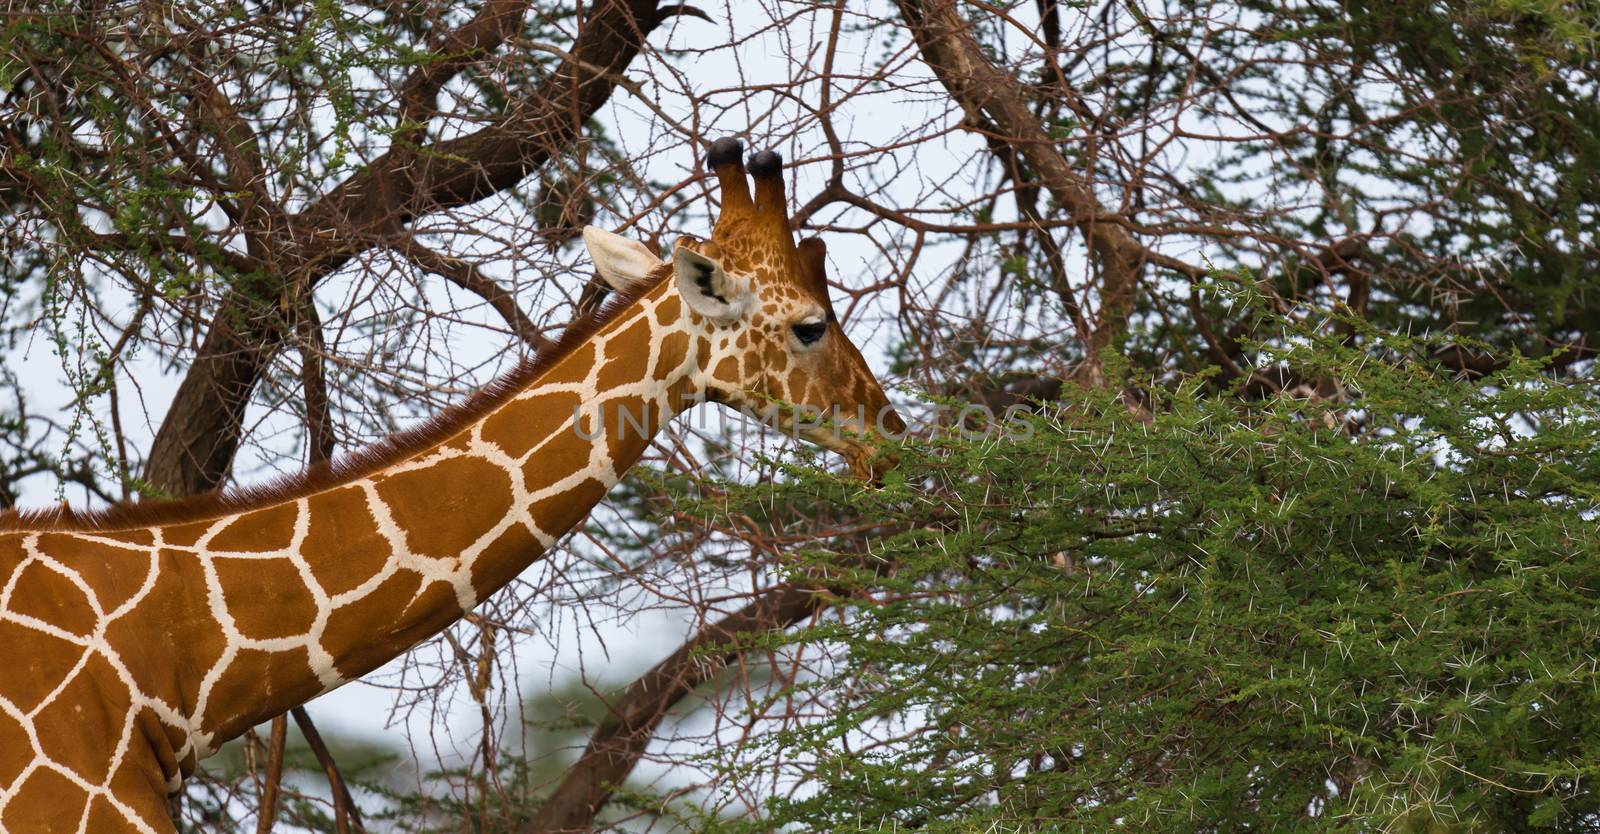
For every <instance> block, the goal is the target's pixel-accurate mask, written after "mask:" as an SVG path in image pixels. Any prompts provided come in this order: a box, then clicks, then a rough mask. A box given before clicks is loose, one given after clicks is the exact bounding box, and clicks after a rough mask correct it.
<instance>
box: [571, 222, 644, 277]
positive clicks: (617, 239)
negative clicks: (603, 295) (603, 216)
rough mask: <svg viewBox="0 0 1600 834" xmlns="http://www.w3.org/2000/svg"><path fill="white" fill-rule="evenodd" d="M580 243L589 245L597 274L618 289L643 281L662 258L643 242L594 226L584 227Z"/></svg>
mask: <svg viewBox="0 0 1600 834" xmlns="http://www.w3.org/2000/svg"><path fill="white" fill-rule="evenodd" d="M583 245H584V246H586V247H588V249H589V257H590V258H592V259H593V260H594V268H595V269H597V270H599V271H600V278H601V279H602V280H604V281H605V282H606V283H607V284H609V285H611V288H612V289H614V290H616V291H618V292H625V291H627V290H628V289H630V288H632V287H636V286H638V285H639V284H642V283H644V280H645V278H647V277H648V276H649V275H650V270H652V269H655V268H656V267H658V266H660V265H661V259H660V258H658V257H656V256H655V253H653V252H651V251H650V248H649V247H647V246H645V245H644V244H642V243H640V242H638V241H636V240H629V239H627V238H625V237H623V236H622V235H619V234H613V233H611V232H608V231H606V230H605V229H601V228H597V227H595V226H584V227H583Z"/></svg>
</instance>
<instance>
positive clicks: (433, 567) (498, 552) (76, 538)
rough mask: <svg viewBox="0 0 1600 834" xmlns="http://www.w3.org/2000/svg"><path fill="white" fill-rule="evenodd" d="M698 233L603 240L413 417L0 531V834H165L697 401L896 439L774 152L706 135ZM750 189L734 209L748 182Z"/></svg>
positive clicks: (459, 603) (856, 450) (585, 502)
mask: <svg viewBox="0 0 1600 834" xmlns="http://www.w3.org/2000/svg"><path fill="white" fill-rule="evenodd" d="M707 163H708V167H710V168H711V169H712V170H713V171H714V172H715V174H716V177H717V180H718V190H719V192H720V196H721V208H720V212H719V214H718V217H717V220H716V223H715V224H714V226H713V229H712V234H711V237H710V239H707V240H702V239H697V238H692V237H683V238H680V239H679V240H677V241H676V243H675V244H674V246H673V249H672V252H671V256H670V258H669V259H668V260H667V261H662V260H661V259H660V258H658V257H657V256H656V255H655V254H654V253H652V252H651V251H650V250H649V249H648V248H647V247H645V246H644V245H643V244H640V243H638V242H635V241H632V240H628V239H626V238H623V237H621V236H618V235H616V234H612V233H610V232H605V231H602V230H599V229H596V228H593V227H590V228H588V229H586V230H585V231H584V240H585V243H586V245H587V247H588V250H589V252H590V255H591V257H592V259H593V260H594V263H595V266H596V268H597V270H598V271H599V273H600V274H601V276H602V278H604V279H605V280H606V281H607V282H608V283H609V284H611V285H612V286H613V287H616V288H617V290H618V291H617V293H616V294H615V297H614V298H613V299H612V300H611V301H610V302H608V303H607V306H606V307H605V309H603V310H602V311H601V312H600V313H599V314H597V315H596V316H594V317H593V319H592V320H591V321H590V322H589V323H588V325H587V326H579V325H574V326H572V327H569V328H568V332H567V333H566V334H565V335H564V336H563V337H562V338H561V340H560V341H559V342H558V343H557V344H556V345H555V346H554V347H553V348H552V349H550V350H548V351H546V352H544V353H543V354H542V355H541V356H540V357H538V358H537V359H535V360H533V361H532V362H531V363H529V364H527V365H525V366H523V367H521V368H519V369H518V370H516V371H515V372H513V373H511V374H509V375H508V376H506V377H504V378H502V379H500V380H498V381H497V382H496V383H494V384H493V385H492V386H490V387H489V388H487V389H486V390H485V391H483V392H480V393H479V394H478V395H477V396H476V397H475V398H473V399H472V400H471V401H469V402H468V403H466V404H465V405H463V406H460V407H458V408H456V409H453V410H452V411H449V412H447V413H445V414H444V415H441V416H439V417H437V418H435V419H434V420H432V421H430V422H429V423H427V424H426V425H425V426H423V427H422V428H420V429H417V430H415V431H412V432H409V433H406V434H404V435H401V436H397V437H394V438H390V439H389V440H388V441H386V442H384V443H381V444H379V445H378V446H376V447H373V448H369V449H365V450H363V451H361V452H359V453H357V454H356V455H354V456H353V457H352V458H350V459H348V460H341V461H340V462H339V463H338V464H336V465H333V466H323V467H321V468H316V469H313V470H312V471H310V472H308V473H305V474H303V475H301V476H298V477H295V478H292V479H289V480H286V481H283V482H280V483H277V484H273V485H270V486H267V487H262V488H255V489H247V490H244V491H242V492H234V493H219V494H212V495H209V496H201V497H198V498H195V499H185V500H180V501H172V502H164V501H151V502H141V503H138V504H133V505H128V506H118V507H113V508H111V509H109V510H104V511H99V512H95V513H88V514H81V515H77V514H73V513H70V512H67V511H56V512H53V513H49V512H35V513H32V514H27V513H23V514H12V515H9V516H0V831H5V832H14V834H42V833H44V832H51V833H53V832H96V833H97V834H98V832H144V833H145V834H156V832H161V833H162V834H170V832H174V831H175V830H176V829H175V827H174V823H173V821H172V819H171V818H170V817H169V816H168V812H167V810H166V803H165V798H166V797H167V795H169V794H170V793H172V792H175V791H177V790H178V789H179V788H180V787H181V785H182V781H183V779H184V777H186V776H187V775H189V774H191V773H192V772H193V770H194V768H195V765H196V763H197V762H198V761H199V760H200V759H202V758H204V757H205V756H207V755H209V754H211V753H212V752H214V751H215V750H216V749H217V748H218V747H219V746H220V745H221V744H222V743H223V742H224V741H227V740H228V739H230V738H233V737H235V736H238V735H240V734H241V733H243V732H244V731H245V730H246V729H247V728H249V727H252V726H254V725H256V724H258V723H260V722H262V721H264V720H266V719H268V718H271V717H272V716H274V715H277V714H280V713H282V712H284V711H285V710H288V709H289V708H291V707H294V706H296V705H298V704H301V703H303V702H305V701H307V700H309V699H311V698H313V697H316V696H317V695H320V694H322V693H324V692H328V691H329V690H332V689H334V688H336V687H338V686H340V685H342V684H344V683H347V682H349V681H351V680H354V679H356V678H358V677H360V676H361V675H363V674H366V673H367V672H370V671H372V670H373V669H375V668H377V667H378V666H380V665H381V664H383V663H385V662H386V661H388V660H390V659H391V658H394V657H396V656H398V655H400V654H401V653H403V652H405V651H406V650H407V649H409V648H411V647H412V646H414V645H415V644H417V643H418V642H419V641H421V640H423V639H425V638H427V637H428V636H430V635H433V634H435V633H437V632H438V631H440V630H441V629H443V628H444V627H446V626H447V625H449V624H450V623H451V622H453V621H454V620H456V619H457V618H459V617H461V616H463V615H464V614H465V613H466V612H468V611H470V610H471V609H472V608H473V607H474V606H475V605H477V604H478V603H479V602H481V601H483V600H484V599H485V598H486V597H487V596H488V595H489V594H491V593H493V592H494V591H495V590H497V589H499V588H501V587H502V586H504V585H505V584H506V583H508V582H510V581H511V580H512V578H514V577H515V576H516V575H517V574H518V573H520V572H521V571H522V570H523V569H525V568H526V567H528V566H529V565H530V564H531V563H532V562H533V561H534V560H536V559H538V558H539V557H540V556H542V555H543V553H544V552H545V551H546V550H548V549H549V548H550V547H551V546H552V545H553V544H554V543H555V542H556V540H557V539H558V538H560V537H561V535H562V534H563V533H565V532H566V531H567V530H569V529H571V528H572V527H573V526H574V525H576V524H577V523H578V522H579V521H580V520H582V519H583V518H584V517H585V516H586V515H587V514H588V513H589V511H590V509H591V508H592V507H593V506H594V505H595V504H597V503H598V502H599V501H600V500H601V499H602V497H603V496H604V495H605V493H606V491H607V490H608V489H609V488H610V487H611V486H612V485H613V484H614V483H616V482H617V481H618V480H620V479H621V478H622V476H623V474H624V473H625V472H626V471H627V470H628V469H629V467H631V466H632V465H633V464H634V462H635V461H637V460H638V459H639V457H640V456H641V455H642V454H643V453H644V451H645V450H646V448H647V446H648V444H649V443H650V442H651V439H652V437H653V436H654V435H655V433H656V432H657V431H659V430H660V429H661V428H662V427H663V426H664V425H665V424H666V422H667V421H668V420H670V419H672V418H673V416H675V415H677V414H679V413H682V412H684V411H686V410H688V409H690V408H692V407H695V406H696V405H698V404H700V403H703V402H707V401H710V402H719V403H723V404H725V405H731V406H735V407H747V408H752V409H758V410H759V409H762V408H763V407H764V406H766V405H767V404H769V403H771V402H772V401H773V400H779V401H784V402H787V403H792V404H794V405H796V406H805V407H808V408H810V409H817V410H823V409H837V411H836V412H834V413H836V414H838V415H840V417H839V422H838V423H837V424H836V428H838V429H839V430H837V431H830V430H826V429H823V428H820V427H819V426H818V425H817V424H815V423H810V424H805V425H801V424H800V421H799V418H798V417H796V416H795V412H794V411H793V410H790V409H784V410H782V411H780V412H779V413H778V414H777V416H778V418H779V422H780V424H783V425H786V426H788V427H790V428H793V429H795V430H797V431H801V430H803V431H804V432H805V433H806V434H807V436H809V437H810V438H811V439H812V440H814V441H816V442H819V443H822V444H823V445H825V446H828V447H830V448H833V449H835V450H837V451H839V452H841V453H843V454H844V455H845V456H846V457H847V458H848V459H849V460H850V461H851V462H852V465H853V466H854V467H855V469H856V470H857V471H858V472H861V473H864V474H870V472H871V467H872V466H873V465H874V464H872V462H871V451H872V449H873V448H874V447H875V446H876V445H877V441H878V440H880V439H882V437H884V436H885V435H890V434H892V433H895V432H898V431H900V430H903V429H904V423H903V422H901V420H900V418H899V417H898V416H897V415H895V413H894V411H893V409H892V408H891V407H890V406H889V404H888V400H887V398H886V397H885V395H884V393H883V390H882V388H881V387H880V386H879V384H878V382H877V380H876V379H875V378H874V376H873V374H872V372H871V371H870V370H869V369H868V368H867V364H866V362H865V361H864V360H863V358H862V356H861V354H860V352H859V351H857V350H856V348H855V346H854V345H852V344H851V342H850V341H849V339H848V338H846V336H845V334H844V332H843V330H842V329H841V328H840V326H839V323H838V320H837V317H836V316H835V315H834V313H833V309H832V307H831V305H830V303H829V300H828V292H827V282H826V279H825V277H824V274H823V261H824V257H825V249H824V246H823V244H822V242H821V241H820V240H817V239H814V238H813V239H808V240H806V241H804V242H802V243H800V244H798V245H797V244H796V243H795V241H794V236H793V234H792V233H791V231H790V222H789V218H788V210H787V199H786V197H785V194H784V185H783V176H782V160H781V158H780V157H779V156H778V155H777V154H776V153H774V152H772V151H762V152H760V153H756V154H753V155H752V156H751V157H750V160H749V171H748V176H749V179H747V173H746V166H745V162H744V149H743V146H742V144H741V143H740V142H738V141H737V140H735V139H731V138H727V139H720V140H718V141H716V142H714V143H713V144H712V145H711V147H710V152H709V154H708V156H707ZM752 181H753V183H754V194H753V196H752V193H751V188H750V184H751V182H752Z"/></svg>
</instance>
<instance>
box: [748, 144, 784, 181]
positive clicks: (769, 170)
mask: <svg viewBox="0 0 1600 834" xmlns="http://www.w3.org/2000/svg"><path fill="white" fill-rule="evenodd" d="M782 170H783V157H781V156H779V155H778V152H777V151H773V150H765V151H762V152H760V153H758V154H755V155H754V156H751V157H750V173H751V174H752V175H754V176H757V177H776V176H777V175H778V172H779V171H782Z"/></svg>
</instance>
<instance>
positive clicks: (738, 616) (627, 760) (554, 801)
mask: <svg viewBox="0 0 1600 834" xmlns="http://www.w3.org/2000/svg"><path fill="white" fill-rule="evenodd" d="M827 600H828V596H827V594H826V593H824V592H822V591H819V590H817V589H814V588H808V587H804V586H800V585H792V584H791V585H783V586H780V587H778V588H775V589H773V590H771V591H768V592H767V593H765V594H763V595H762V596H761V597H760V598H759V599H756V600H755V601H753V602H751V603H750V604H748V605H746V606H745V607H744V608H741V609H739V610H738V611H737V612H735V613H733V614H730V615H729V616H728V617H726V618H725V619H723V620H721V621H719V622H717V623H714V624H712V625H708V626H706V627H705V628H702V629H701V630H700V631H699V632H697V633H696V634H695V635H694V637H693V639H691V640H689V641H688V642H686V643H684V644H683V645H682V646H681V647H679V648H678V650H677V651H675V652H673V653H672V655H671V656H669V657H667V658H666V659H665V660H663V661H661V662H660V663H657V664H656V665H655V666H653V667H651V669H650V671H648V672H645V673H644V674H643V675H642V676H640V677H639V678H638V679H637V680H635V681H634V682H633V683H631V684H629V685H628V688H627V689H625V690H623V692H622V694H621V695H620V696H618V697H617V699H616V700H614V701H612V702H611V703H610V704H608V705H607V706H608V708H609V712H608V714H607V715H606V717H605V719H604V720H603V721H602V722H601V723H600V726H599V727H596V728H595V731H594V735H593V736H591V737H590V739H589V746H588V747H587V748H585V749H584V751H583V755H582V756H581V757H580V758H579V759H578V761H577V763H575V764H574V765H573V766H572V767H571V768H569V769H568V770H567V775H566V777H565V778H563V779H562V780H561V784H560V785H558V786H557V787H556V789H555V791H554V792H553V793H552V794H551V795H550V797H549V798H548V799H547V800H546V801H545V803H544V804H543V805H542V806H540V808H539V812H538V814H537V815H535V816H534V818H533V820H532V821H530V822H529V823H528V824H527V825H524V826H523V827H522V828H521V829H519V831H520V832H521V834H555V832H577V831H590V830H592V829H593V826H594V817H595V814H597V813H599V811H600V809H601V808H603V807H605V804H606V803H607V802H609V801H610V799H611V795H612V794H613V793H614V792H615V791H616V789H617V787H618V786H619V785H621V784H622V782H623V780H624V779H626V778H627V777H628V774H629V773H630V772H632V770H633V768H634V765H636V764H638V762H639V759H640V758H641V757H642V756H643V755H644V751H645V748H646V747H647V746H648V745H649V744H650V741H651V739H653V738H655V733H656V728H657V727H659V726H660V725H661V721H662V720H663V719H664V718H666V715H667V711H668V710H670V709H672V707H673V705H675V704H676V703H678V701H679V700H681V699H682V698H683V697H684V696H686V695H688V694H689V693H691V692H693V691H694V690H695V689H696V688H698V687H699V686H700V685H702V684H704V683H705V682H706V681H709V680H711V678H712V677H714V676H715V675H716V674H717V673H718V672H720V671H721V670H722V669H723V668H725V667H726V666H727V665H728V664H730V663H733V662H734V661H736V660H738V659H739V657H740V656H741V655H743V654H744V653H745V649H744V648H743V647H744V646H745V645H746V638H748V637H750V636H753V635H756V634H761V633H764V632H767V631H770V630H773V629H783V628H788V627H790V626H792V625H795V624H796V623H799V622H800V621H802V620H804V619H806V618H807V617H810V616H811V615H812V614H813V613H815V612H816V611H817V610H819V609H821V608H822V607H823V606H824V605H825V604H826V602H827Z"/></svg>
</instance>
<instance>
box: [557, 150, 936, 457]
mask: <svg viewBox="0 0 1600 834" xmlns="http://www.w3.org/2000/svg"><path fill="white" fill-rule="evenodd" d="M743 157H744V148H743V146H742V145H741V144H740V143H739V141H738V140H737V139H732V138H725V139H719V140H717V141H716V142H714V143H713V144H712V145H711V152H710V154H709V156H708V158H707V162H708V164H709V166H710V167H711V169H712V170H713V171H715V172H716V175H717V180H718V184H719V187H720V190H721V193H722V210H721V213H720V215H719V216H718V218H717V222H716V225H715V227H714V228H713V230H712V233H711V238H710V239H709V240H703V239H699V238H694V237H681V238H679V239H678V240H677V242H676V243H675V244H674V245H673V250H672V255H671V258H670V260H669V261H668V262H666V263H663V262H662V261H661V260H660V259H658V258H656V257H655V255H654V254H652V253H651V252H650V251H649V249H648V248H646V247H645V246H643V245H642V244H639V243H637V242H634V241H630V240H627V239H625V238H621V237H618V236H617V235H614V234H611V233H609V232H604V231H601V230H599V229H595V228H593V227H590V228H589V229H585V230H584V240H585V242H586V243H587V244H588V248H589V252H590V254H591V256H592V257H593V258H594V261H595V265H596V267H597V268H598V269H599V271H600V273H601V275H602V277H604V278H605V279H606V280H607V281H608V282H609V283H611V284H612V285H613V286H615V287H619V288H621V287H627V286H631V285H636V284H638V283H640V282H643V281H646V280H650V279H651V278H652V277H655V276H657V275H659V272H657V271H658V270H670V272H671V275H670V288H669V290H668V291H669V292H672V293H674V294H675V295H677V296H678V298H679V299H680V300H681V303H682V308H683V310H684V311H686V313H687V315H686V316H685V317H684V318H685V321H686V325H687V327H688V328H689V329H690V331H691V335H692V337H693V339H694V341H695V344H696V350H695V351H694V353H693V355H694V356H695V357H696V365H697V367H696V369H695V371H694V375H693V376H694V380H693V382H694V384H693V389H694V390H693V392H692V393H693V394H694V395H695V396H698V397H704V398H705V399H708V400H712V401H715V402H721V403H723V404H726V405H730V406H733V407H735V408H740V409H744V410H746V411H748V412H750V413H754V414H757V415H760V416H761V417H762V418H763V419H764V420H767V421H768V422H769V423H772V424H775V425H777V426H778V427H780V428H782V429H783V430H785V431H790V432H793V433H795V434H798V435H799V436H802V437H805V438H807V439H809V440H811V441H812V442H815V443H817V444H819V445H821V446H824V447H827V448H830V449H833V450H835V451H837V452H840V453H842V454H843V455H844V456H845V457H846V458H847V459H849V460H850V462H851V464H852V466H853V467H854V468H855V469H856V470H857V472H859V473H862V474H869V473H868V472H867V467H866V465H865V464H866V462H867V460H868V458H869V457H870V456H871V452H872V446H871V441H872V440H873V439H874V438H875V437H881V436H883V435H886V434H888V435H893V434H898V433H900V432H902V431H903V430H904V429H905V423H904V421H902V420H901V419H900V416H899V414H897V413H896V412H895V410H894V408H893V406H891V405H890V404H889V400H888V397H886V396H885V395H884V393H883V388H882V386H880V385H879V384H878V380H877V378H876V377H875V376H873V373H872V371H871V369H869V368H868V367H867V363H866V360H865V359H863V358H862V356H861V352H860V351H859V350H857V349H856V346H855V345H854V344H852V343H851V342H850V339H849V338H848V337H847V336H845V333H844V329H843V328H842V327H841V326H840V325H839V320H838V318H837V317H836V316H835V315H834V311H833V305H832V304H831V303H830V300H829V297H828V281H827V277H826V274H825V262H826V259H827V250H826V247H825V246H824V244H823V242H822V240H821V239H819V238H814V237H813V238H808V239H806V240H804V241H801V242H800V243H799V244H798V245H797V244H796V243H795V239H794V235H793V233H792V232H791V231H790V223H789V213H788V201H787V198H786V196H785V194H784V185H783V175H782V169H783V160H782V159H781V158H780V157H779V156H778V154H777V153H776V152H774V151H770V150H768V151H762V152H760V153H757V154H754V155H752V156H751V158H750V163H749V175H750V176H751V178H753V179H754V182H755V189H754V195H753V196H752V194H751V188H750V182H749V180H747V178H746V169H745V162H744V159H743Z"/></svg>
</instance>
